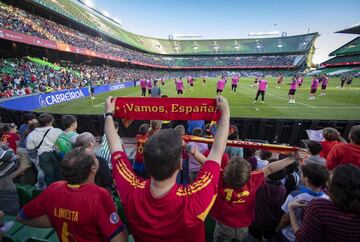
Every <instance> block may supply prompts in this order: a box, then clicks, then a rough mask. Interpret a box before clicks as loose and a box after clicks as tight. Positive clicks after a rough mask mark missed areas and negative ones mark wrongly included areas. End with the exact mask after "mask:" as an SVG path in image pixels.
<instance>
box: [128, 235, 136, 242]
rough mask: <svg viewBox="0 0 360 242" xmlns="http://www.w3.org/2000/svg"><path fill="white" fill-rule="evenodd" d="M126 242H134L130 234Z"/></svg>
mask: <svg viewBox="0 0 360 242" xmlns="http://www.w3.org/2000/svg"><path fill="white" fill-rule="evenodd" d="M128 242H135V240H134V237H133V236H132V235H131V234H129V237H128Z"/></svg>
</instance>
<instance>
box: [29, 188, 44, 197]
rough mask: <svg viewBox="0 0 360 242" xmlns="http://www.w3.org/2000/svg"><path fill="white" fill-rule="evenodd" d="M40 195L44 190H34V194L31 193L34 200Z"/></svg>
mask: <svg viewBox="0 0 360 242" xmlns="http://www.w3.org/2000/svg"><path fill="white" fill-rule="evenodd" d="M40 193H42V190H39V189H36V188H34V190H32V193H31V195H32V198H36V197H37V196H39V195H40Z"/></svg>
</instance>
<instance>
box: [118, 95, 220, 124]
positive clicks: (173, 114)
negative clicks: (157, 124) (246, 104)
mask: <svg viewBox="0 0 360 242" xmlns="http://www.w3.org/2000/svg"><path fill="white" fill-rule="evenodd" d="M220 115H221V113H220V111H218V110H217V108H216V100H215V99H210V98H143V97H118V98H116V110H115V116H116V117H118V118H126V119H134V120H151V119H152V120H218V119H219V118H220Z"/></svg>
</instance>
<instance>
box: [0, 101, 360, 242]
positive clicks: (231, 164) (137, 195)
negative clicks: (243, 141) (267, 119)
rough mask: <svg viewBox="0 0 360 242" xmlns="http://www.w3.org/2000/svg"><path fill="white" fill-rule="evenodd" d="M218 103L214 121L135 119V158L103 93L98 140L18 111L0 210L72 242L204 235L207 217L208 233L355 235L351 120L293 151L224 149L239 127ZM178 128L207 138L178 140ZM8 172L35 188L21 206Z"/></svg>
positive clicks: (359, 166)
mask: <svg viewBox="0 0 360 242" xmlns="http://www.w3.org/2000/svg"><path fill="white" fill-rule="evenodd" d="M217 106H218V109H219V110H221V112H222V116H221V118H220V120H219V122H218V123H210V124H205V122H204V121H199V120H189V121H188V123H187V126H186V127H184V126H182V125H176V126H175V127H174V124H173V123H172V121H159V120H151V121H150V122H145V123H143V124H142V125H140V126H139V133H138V135H137V136H136V138H135V140H136V151H135V153H136V154H135V156H133V155H130V154H129V150H127V149H125V148H126V145H124V143H123V141H122V138H123V137H120V136H119V124H118V123H117V122H116V121H114V117H113V114H114V110H115V101H113V100H112V99H111V97H109V98H108V99H107V101H106V103H105V114H104V119H105V130H104V133H105V134H104V136H103V137H102V140H101V144H98V143H97V140H96V139H95V137H94V136H93V135H92V134H91V133H89V132H84V133H80V134H78V133H77V132H76V130H77V127H78V125H79V124H78V123H77V120H76V118H75V117H74V116H72V115H64V116H63V117H62V119H61V124H62V128H63V129H60V128H56V127H55V126H54V125H55V124H54V118H53V117H52V116H51V115H50V114H46V113H45V114H41V115H40V116H39V117H36V116H35V115H33V114H31V113H28V114H24V115H23V117H22V121H23V123H22V124H21V126H20V128H19V130H17V126H16V124H13V123H12V124H6V125H5V126H4V127H3V129H2V133H1V144H2V147H1V149H0V159H1V160H2V161H3V162H10V161H14V160H15V161H16V158H14V155H15V154H16V155H17V156H18V157H19V158H18V161H17V162H15V163H19V165H18V167H17V169H12V171H11V172H8V173H5V174H4V173H3V172H0V174H1V176H0V184H1V186H0V194H1V196H0V211H2V212H0V215H1V216H3V214H5V215H17V217H18V220H19V221H20V222H22V223H24V224H27V225H30V226H35V227H54V228H55V230H56V231H57V233H58V236H59V237H61V236H64V234H63V231H64V228H63V226H64V224H65V223H66V224H67V225H66V226H68V227H67V229H68V231H67V235H69V236H70V235H71V236H73V238H75V239H77V240H78V241H91V240H100V241H106V240H107V241H125V239H126V237H127V232H126V231H131V234H132V236H133V237H134V239H135V241H204V240H205V233H204V221H205V219H206V218H209V217H211V218H212V219H214V220H215V223H216V226H215V230H214V234H213V241H263V240H267V241H359V240H360V230H359V228H360V193H359V189H360V126H359V125H356V126H353V127H352V128H351V130H350V133H349V137H348V141H349V143H348V142H347V141H346V140H345V139H343V138H341V135H340V133H339V132H338V131H337V130H336V129H334V128H325V129H324V130H323V137H324V140H323V141H321V142H318V141H314V140H306V141H303V142H302V143H301V144H300V147H303V148H302V149H300V150H299V151H297V152H294V153H292V154H281V153H275V152H270V151H268V150H253V149H245V148H241V147H226V141H227V140H238V139H239V130H238V128H237V127H236V126H234V125H231V124H230V119H229V117H230V111H229V106H228V103H227V100H226V99H225V98H223V97H221V96H220V97H218V99H217ZM129 125H131V123H128V124H127V125H122V127H121V129H126V127H127V126H129ZM183 135H194V136H197V137H209V136H213V138H214V142H213V144H212V145H208V144H205V143H199V142H189V143H186V142H184V141H182V136H183ZM34 154H35V155H34ZM5 164H7V163H5ZM14 180H16V181H17V182H19V181H20V182H22V183H27V184H32V185H35V186H36V187H37V188H39V189H41V190H43V192H42V193H41V194H40V195H39V196H38V197H36V198H34V199H33V200H31V201H30V202H29V203H28V204H26V205H25V206H23V207H22V208H21V209H20V206H19V199H18V197H17V193H16V187H15V185H14ZM113 181H114V182H113ZM114 191H117V193H118V195H116V196H119V198H120V201H121V204H122V206H123V209H124V213H125V216H126V219H127V220H126V221H127V224H126V226H125V224H123V222H124V221H121V219H120V217H119V215H118V214H117V211H116V208H115V205H114V202H113V200H112V196H111V194H112V193H113V192H114ZM79 204H81V205H79ZM94 208H96V209H94ZM61 209H65V210H66V211H67V212H66V213H64V211H65V210H61ZM64 214H67V215H66V216H65V215H64ZM70 214H71V215H70ZM1 216H0V219H1ZM109 218H110V219H109ZM0 226H3V227H2V229H3V230H0V231H4V232H6V229H7V227H6V225H5V224H1V221H0ZM84 231H86V232H84ZM1 233H2V232H0V234H1ZM62 238H63V237H62Z"/></svg>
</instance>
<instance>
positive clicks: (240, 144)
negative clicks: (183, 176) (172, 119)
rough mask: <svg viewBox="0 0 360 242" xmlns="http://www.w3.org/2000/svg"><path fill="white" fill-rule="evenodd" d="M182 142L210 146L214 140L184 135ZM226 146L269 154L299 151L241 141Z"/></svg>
mask: <svg viewBox="0 0 360 242" xmlns="http://www.w3.org/2000/svg"><path fill="white" fill-rule="evenodd" d="M183 140H184V141H186V142H201V143H206V144H212V143H213V142H214V139H208V138H202V137H197V136H191V135H185V136H184V137H183ZM226 145H227V146H233V147H242V148H249V149H257V150H268V151H271V152H276V153H283V154H289V153H291V152H294V151H297V150H300V148H298V147H294V146H285V145H273V144H263V143H255V142H250V141H241V140H228V141H227V144H226Z"/></svg>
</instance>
